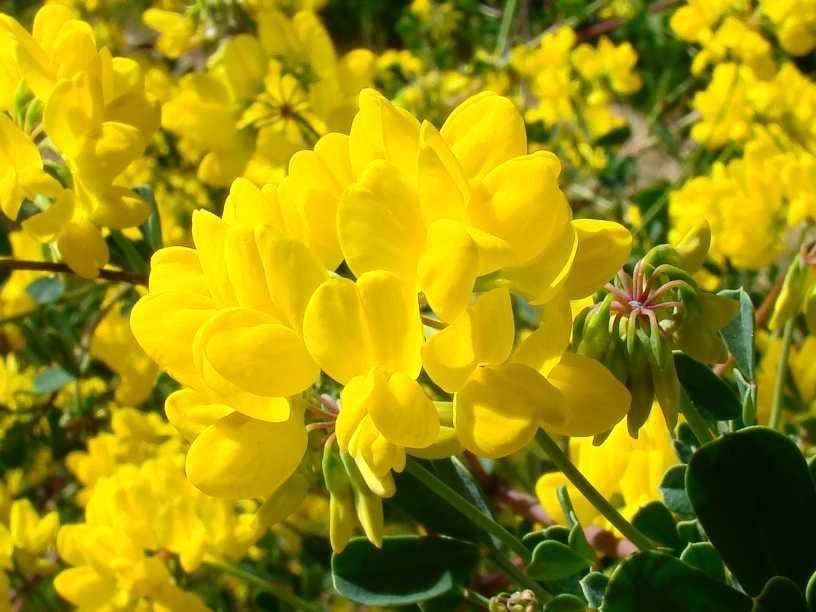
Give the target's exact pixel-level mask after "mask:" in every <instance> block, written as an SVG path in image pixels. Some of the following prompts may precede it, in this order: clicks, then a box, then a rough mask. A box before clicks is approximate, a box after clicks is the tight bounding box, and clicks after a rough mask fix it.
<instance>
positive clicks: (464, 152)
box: [441, 91, 527, 184]
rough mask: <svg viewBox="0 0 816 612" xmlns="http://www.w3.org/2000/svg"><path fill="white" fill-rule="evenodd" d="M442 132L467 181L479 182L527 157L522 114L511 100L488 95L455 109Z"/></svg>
mask: <svg viewBox="0 0 816 612" xmlns="http://www.w3.org/2000/svg"><path fill="white" fill-rule="evenodd" d="M441 132H442V136H443V137H444V138H445V140H446V141H447V143H448V144H449V145H450V148H451V150H452V151H453V154H454V155H455V156H456V159H458V160H459V163H460V164H461V166H462V169H463V171H464V174H465V176H466V177H467V178H468V180H474V179H479V178H481V177H483V176H484V175H485V174H487V173H488V172H490V171H491V170H492V169H493V168H495V167H496V166H498V165H499V164H501V163H502V162H505V161H507V160H509V159H512V158H514V157H518V156H521V155H525V154H526V153H527V133H526V130H525V127H524V121H523V120H522V118H521V114H520V113H519V112H518V110H517V109H516V107H515V106H514V105H513V103H512V102H511V101H510V100H508V99H507V98H504V97H502V96H498V95H496V94H495V93H493V92H490V91H485V92H482V93H479V94H476V95H475V96H472V97H470V98H468V99H467V100H465V101H464V102H462V103H461V104H460V105H459V106H457V107H456V108H455V109H454V110H453V112H452V113H451V114H450V116H449V117H448V119H447V121H445V125H443V126H442V130H441ZM519 184H521V183H519Z"/></svg>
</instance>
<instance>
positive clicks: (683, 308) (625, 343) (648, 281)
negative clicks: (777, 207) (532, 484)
mask: <svg viewBox="0 0 816 612" xmlns="http://www.w3.org/2000/svg"><path fill="white" fill-rule="evenodd" d="M709 242H710V230H709V228H708V225H707V224H705V223H703V224H701V225H699V226H698V227H696V228H695V229H694V230H693V231H692V232H690V233H689V234H688V235H687V236H686V237H685V238H684V239H683V240H682V241H681V243H680V244H678V245H676V246H675V245H670V244H662V245H658V246H656V247H654V248H652V249H651V250H650V251H649V252H648V253H646V255H645V256H644V257H643V259H641V260H639V261H638V262H637V263H635V265H634V268H633V270H632V273H631V274H628V273H627V272H626V271H624V270H621V271H620V272H619V274H618V276H617V278H616V279H615V280H614V282H612V283H608V284H607V285H606V288H605V292H604V293H603V294H602V296H601V297H600V301H599V302H598V303H596V304H595V305H594V306H592V307H591V308H589V309H587V310H585V311H584V312H582V313H581V314H580V315H579V316H578V318H577V319H576V322H575V327H574V331H573V348H574V350H575V351H576V352H577V353H579V354H581V355H586V356H588V357H592V358H594V359H597V360H599V361H601V362H602V363H604V364H605V365H606V366H607V368H609V370H610V371H611V372H612V373H613V374H614V375H615V376H616V377H617V378H618V379H619V380H620V381H621V382H623V383H624V384H625V385H626V386H627V387H628V389H629V391H630V393H631V394H632V403H631V405H630V409H629V413H628V415H627V426H628V429H629V433H630V435H632V436H633V437H637V435H638V431H639V430H640V428H641V427H642V426H643V424H644V423H645V422H646V420H647V419H648V417H649V413H650V411H651V408H652V404H653V402H654V401H655V400H656V401H657V403H658V404H659V405H660V408H661V410H662V412H663V415H664V417H665V419H666V423H667V425H668V426H669V428H672V429H673V428H674V426H675V425H676V423H677V413H678V406H679V403H680V395H681V387H680V381H679V380H678V378H677V373H676V371H675V368H674V355H673V353H674V351H683V352H684V353H686V354H688V355H689V356H690V357H692V358H693V359H697V360H698V361H703V362H707V363H720V362H722V361H725V359H727V356H728V352H727V349H726V347H725V344H724V342H723V341H722V339H721V338H720V336H719V333H718V332H719V330H720V328H722V327H723V326H725V325H726V324H727V323H728V322H729V321H730V320H731V318H732V317H733V316H734V314H735V313H736V308H737V303H736V302H734V301H733V300H730V299H727V298H724V297H720V296H717V295H714V294H711V293H708V292H705V291H703V290H702V289H701V288H700V287H699V286H698V284H697V283H696V281H695V280H694V278H693V277H692V274H693V273H694V272H696V271H697V270H698V269H699V268H700V266H701V265H702V262H703V260H704V258H705V254H706V253H707V251H708V247H709ZM607 435H608V432H607V433H605V434H600V435H599V436H596V440H595V441H596V443H601V442H602V441H603V440H604V439H605V438H606V436H607Z"/></svg>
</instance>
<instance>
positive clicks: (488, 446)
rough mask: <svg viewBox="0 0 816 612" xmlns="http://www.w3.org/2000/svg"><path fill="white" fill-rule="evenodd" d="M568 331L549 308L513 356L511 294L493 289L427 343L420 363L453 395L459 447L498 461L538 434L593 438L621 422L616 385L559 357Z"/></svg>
mask: <svg viewBox="0 0 816 612" xmlns="http://www.w3.org/2000/svg"><path fill="white" fill-rule="evenodd" d="M571 328H572V316H571V313H570V310H569V305H568V304H564V303H552V304H550V305H548V306H546V307H544V308H543V309H542V312H541V322H540V326H539V327H538V329H536V330H535V331H533V332H532V333H531V334H529V335H528V336H527V337H526V338H524V340H522V341H521V343H520V344H519V345H518V347H517V348H516V349H515V351H513V339H514V336H515V331H514V324H513V312H512V309H511V306H510V295H509V293H508V292H507V291H506V290H504V289H494V290H493V291H490V292H488V293H485V294H482V295H481V296H480V297H479V298H478V299H477V300H476V302H475V304H474V305H473V306H470V307H468V309H467V310H466V311H465V313H463V314H462V315H461V316H460V317H459V318H457V319H456V320H455V321H453V323H451V325H450V326H448V327H447V328H445V329H443V330H442V331H439V332H438V333H436V334H435V335H433V336H431V338H430V339H429V340H428V341H427V342H426V343H425V345H424V346H423V349H422V362H423V365H424V366H425V369H426V370H427V372H428V374H429V375H430V377H431V378H432V379H433V380H434V382H436V383H437V384H438V385H439V386H440V387H442V388H443V389H444V390H445V391H448V392H452V393H454V400H453V401H454V426H455V428H456V433H457V435H458V436H459V439H460V441H461V442H462V444H463V446H464V447H465V448H467V449H468V450H470V451H472V452H474V453H476V454H478V455H479V456H485V457H502V456H505V455H508V454H511V453H513V452H515V451H517V450H519V449H521V448H523V447H524V446H526V445H527V444H528V443H529V442H531V441H532V439H533V437H534V436H535V433H536V431H538V428H539V427H543V428H545V429H547V430H548V431H550V432H552V433H556V434H563V435H575V436H593V435H595V434H597V433H600V432H603V431H607V430H608V429H610V428H612V426H613V425H614V424H615V423H617V422H618V421H619V420H620V419H621V418H623V416H625V414H626V412H627V410H628V408H629V392H628V391H627V390H626V388H625V387H624V386H623V384H621V383H620V382H619V381H618V380H617V379H616V378H615V377H614V376H613V375H612V374H611V373H610V372H609V371H607V370H606V369H605V368H604V367H603V366H601V365H600V364H599V363H598V362H597V361H595V360H593V359H590V358H588V357H584V356H581V355H576V354H573V353H569V352H566V349H567V345H568V344H569V340H570V332H571ZM589 406H591V407H592V408H591V409H590V408H588V407H589Z"/></svg>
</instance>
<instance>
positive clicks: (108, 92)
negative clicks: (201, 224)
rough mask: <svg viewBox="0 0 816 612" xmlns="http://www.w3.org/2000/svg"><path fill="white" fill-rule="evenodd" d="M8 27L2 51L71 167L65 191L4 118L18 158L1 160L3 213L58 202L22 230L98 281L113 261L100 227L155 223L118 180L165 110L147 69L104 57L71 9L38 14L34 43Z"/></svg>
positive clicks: (1, 121) (1, 125) (9, 22)
mask: <svg viewBox="0 0 816 612" xmlns="http://www.w3.org/2000/svg"><path fill="white" fill-rule="evenodd" d="M2 24H3V26H2V27H3V28H4V30H5V35H4V38H3V44H4V45H10V46H13V49H14V57H15V60H16V66H17V69H18V73H16V74H19V78H20V79H24V80H25V83H26V85H27V86H28V87H29V88H30V90H31V91H32V92H33V95H34V96H36V100H34V101H32V102H30V103H29V104H34V103H38V104H40V105H41V106H40V108H41V112H42V124H41V128H42V129H43V130H44V133H45V134H46V135H47V136H48V139H49V141H50V142H51V143H52V144H53V145H54V146H55V147H56V148H57V150H58V151H57V153H58V154H59V156H60V157H61V159H62V161H63V162H64V163H65V164H66V165H67V167H68V169H69V171H70V175H71V184H70V185H67V186H66V187H67V188H66V189H64V190H62V189H61V188H60V185H59V183H57V182H56V181H55V179H53V178H52V177H51V176H50V175H47V174H45V173H44V172H43V171H42V160H41V158H40V154H39V152H38V151H37V147H36V146H35V145H34V143H33V142H31V141H29V140H28V139H27V138H26V137H25V135H24V134H22V132H20V131H19V130H17V128H15V126H14V125H13V124H12V123H11V122H9V120H8V118H7V117H5V116H1V117H0V130H2V132H3V134H4V135H3V137H2V141H4V142H5V143H6V147H11V149H9V148H7V149H6V150H7V154H6V155H7V156H8V155H11V150H12V149H13V150H14V151H15V153H14V157H15V160H14V162H13V163H12V162H11V158H10V157H8V159H7V160H5V163H3V162H4V160H2V159H0V164H2V165H6V167H5V168H3V173H4V179H3V188H2V192H0V204H2V207H3V211H4V212H5V213H6V215H8V216H9V217H10V218H11V219H14V218H16V216H17V213H18V211H19V207H20V204H21V202H22V199H23V197H26V198H28V199H34V196H35V194H36V195H40V196H46V197H47V198H51V199H52V202H51V203H50V205H48V206H46V207H45V208H44V210H43V212H41V213H40V214H36V215H34V216H32V217H30V218H28V219H26V220H25V221H24V223H23V227H24V229H25V230H26V231H28V232H30V233H31V234H32V235H34V236H36V237H37V238H38V239H40V240H42V241H43V242H56V245H57V248H58V249H59V252H60V255H61V256H62V258H63V259H64V260H65V261H66V263H68V265H69V266H70V267H71V268H72V269H73V270H74V271H76V272H77V273H78V274H80V275H81V276H84V277H86V278H94V277H95V276H96V275H97V270H98V268H99V267H101V266H103V265H104V264H105V263H107V260H108V249H107V246H106V244H105V242H104V239H103V237H102V233H101V231H100V229H99V227H100V226H102V227H112V228H117V229H118V228H124V227H130V226H133V225H138V224H139V223H140V222H141V221H143V220H144V219H145V218H146V217H147V215H148V212H149V209H148V208H147V206H146V205H145V203H144V202H143V201H142V200H141V198H139V197H138V196H137V195H136V194H135V193H133V192H131V191H130V190H129V189H127V188H126V187H124V186H122V185H121V184H119V182H118V177H119V175H120V174H121V173H122V172H123V171H124V169H125V168H126V167H127V165H128V164H130V163H131V162H132V161H133V160H134V159H136V158H138V157H139V156H141V155H142V153H143V151H144V148H145V146H146V145H147V142H148V140H149V138H150V137H151V135H152V133H153V132H154V131H155V130H156V128H157V127H158V122H159V109H158V105H157V104H155V103H153V102H151V101H150V100H148V99H147V97H146V96H145V93H144V78H143V75H142V72H141V68H140V67H139V65H138V64H137V63H136V62H135V61H133V60H131V59H128V58H121V57H116V58H114V57H112V56H111V54H110V52H109V51H108V50H107V49H102V50H97V45H96V40H95V38H94V35H93V32H92V30H91V28H90V26H89V25H88V24H87V23H86V22H84V21H81V20H79V19H76V18H75V14H74V13H73V11H71V10H70V9H69V8H67V7H65V6H62V5H56V4H55V5H47V6H45V7H43V8H42V9H40V11H38V13H37V15H36V17H35V20H34V27H33V35H31V34H29V33H28V32H27V31H25V30H24V29H23V28H22V27H20V25H19V24H17V22H15V21H14V20H13V19H11V18H10V17H8V16H5V15H4V16H2ZM15 88H16V85H15ZM0 150H3V148H2V147H0ZM21 154H22V155H21ZM37 202H39V200H37ZM38 205H39V206H40V207H41V208H43V204H38Z"/></svg>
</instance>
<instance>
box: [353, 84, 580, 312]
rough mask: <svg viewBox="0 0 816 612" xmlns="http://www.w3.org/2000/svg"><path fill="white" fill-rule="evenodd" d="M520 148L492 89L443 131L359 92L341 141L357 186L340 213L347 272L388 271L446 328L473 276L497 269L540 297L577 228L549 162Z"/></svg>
mask: <svg viewBox="0 0 816 612" xmlns="http://www.w3.org/2000/svg"><path fill="white" fill-rule="evenodd" d="M526 150H527V139H526V136H525V130H524V123H523V121H522V118H521V116H520V115H519V114H518V112H517V111H516V109H515V108H514V107H513V105H512V103H510V101H509V100H507V99H506V98H502V97H499V96H497V95H495V94H492V93H490V92H484V93H482V94H479V95H477V96H474V97H472V98H469V99H468V100H466V101H465V102H463V103H462V104H461V105H460V106H459V107H457V108H456V109H455V110H454V111H453V112H452V113H451V115H450V117H449V118H448V120H447V121H446V122H445V125H444V126H443V127H442V129H441V131H440V130H437V129H436V128H435V127H434V126H433V125H431V124H430V123H428V122H427V121H426V122H424V123H423V124H422V125H421V126H420V124H419V122H418V121H417V120H416V119H415V118H414V117H413V116H411V115H410V114H408V113H407V112H405V111H403V110H401V109H398V108H396V107H395V106H393V105H392V104H391V103H390V102H388V101H387V100H386V99H385V98H383V97H382V96H381V95H379V94H378V93H376V92H375V91H373V90H365V91H363V92H362V93H361V94H360V111H359V113H358V114H357V116H356V117H355V119H354V123H353V124H352V128H351V134H350V137H349V152H350V159H351V167H352V169H353V170H354V172H355V174H356V176H357V182H356V183H355V184H353V185H352V186H351V187H350V188H349V189H348V190H347V191H346V192H345V194H344V195H343V197H342V199H341V201H340V204H339V206H338V210H337V232H338V236H339V240H340V247H341V249H342V251H343V254H344V256H345V259H346V262H347V263H348V265H349V267H350V268H351V270H352V272H353V273H354V274H355V275H357V276H360V275H361V274H363V273H365V272H368V271H373V270H387V271H389V272H392V273H394V274H396V275H397V276H399V277H400V278H402V279H404V280H405V281H406V282H409V283H413V284H414V285H415V286H416V288H417V289H418V290H420V291H422V292H423V293H424V294H425V296H426V298H427V300H428V302H429V304H430V305H431V307H432V308H433V310H434V312H436V313H437V314H438V315H439V316H440V317H441V318H442V319H444V320H447V321H450V320H452V319H453V318H455V317H456V315H457V314H459V313H460V312H461V311H462V310H463V309H464V308H465V306H466V305H467V301H468V299H469V296H470V293H471V291H472V288H473V284H474V281H475V279H476V277H477V276H482V275H485V274H489V273H492V272H495V271H497V270H499V269H501V268H509V269H510V270H509V273H510V274H511V275H516V276H521V275H524V274H525V273H526V274H527V275H528V276H531V275H532V274H535V275H536V286H535V287H530V288H528V289H529V290H530V291H529V292H532V295H531V296H530V297H532V298H540V297H542V295H544V294H546V293H547V292H549V291H550V290H551V288H552V284H553V283H555V282H556V279H557V278H558V276H559V273H560V272H561V270H562V267H560V266H559V265H558V263H561V264H562V265H566V264H567V262H568V259H569V250H570V249H569V245H570V244H571V243H573V242H574V232H573V230H572V227H571V225H570V218H571V211H570V209H569V205H568V204H567V201H566V198H565V197H564V195H563V193H562V192H561V191H560V189H559V188H558V174H559V171H560V164H559V162H558V160H557V158H556V157H555V156H554V155H552V154H551V153H547V152H543V151H542V152H538V153H534V154H532V155H527V154H526ZM541 202H546V203H547V204H548V205H547V206H541V205H540V203H541ZM565 243H566V247H565ZM565 251H566V256H565V254H564V253H565ZM553 260H556V262H557V263H556V264H555V265H553ZM515 268H518V270H516V269H515ZM509 282H514V281H513V280H512V279H510V281H509Z"/></svg>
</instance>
